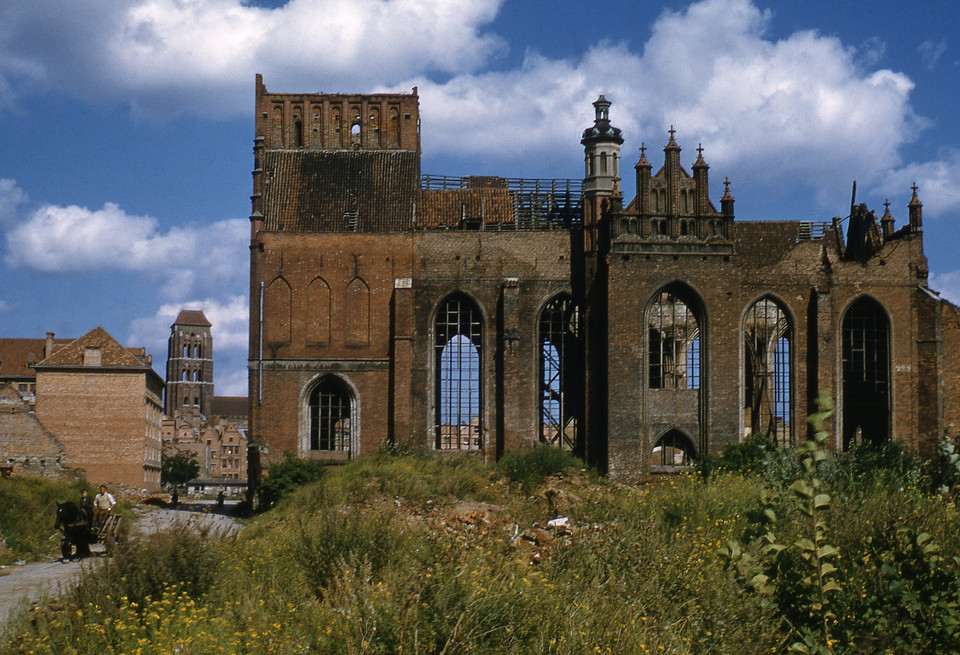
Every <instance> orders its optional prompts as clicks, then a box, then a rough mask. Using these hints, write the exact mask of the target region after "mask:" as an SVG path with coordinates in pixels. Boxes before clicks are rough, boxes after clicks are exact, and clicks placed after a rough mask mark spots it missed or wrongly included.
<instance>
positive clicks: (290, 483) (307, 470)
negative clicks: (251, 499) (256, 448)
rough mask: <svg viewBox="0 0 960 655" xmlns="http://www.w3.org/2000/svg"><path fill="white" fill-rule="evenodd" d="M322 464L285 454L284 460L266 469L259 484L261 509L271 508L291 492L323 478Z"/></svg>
mask: <svg viewBox="0 0 960 655" xmlns="http://www.w3.org/2000/svg"><path fill="white" fill-rule="evenodd" d="M323 472H324V463H323V462H317V461H313V460H309V459H300V458H299V457H297V456H296V455H294V454H293V453H287V456H286V459H284V460H283V461H282V462H278V463H276V464H271V465H270V466H269V467H268V468H267V474H266V475H265V476H264V478H263V480H261V482H260V502H261V504H262V506H263V507H271V506H273V505H275V504H276V503H277V501H279V500H280V499H281V498H283V497H284V496H286V495H287V494H289V493H291V492H292V491H294V490H296V489H298V488H299V487H302V486H304V485H306V484H309V483H311V482H316V481H317V480H319V479H320V478H322V477H323Z"/></svg>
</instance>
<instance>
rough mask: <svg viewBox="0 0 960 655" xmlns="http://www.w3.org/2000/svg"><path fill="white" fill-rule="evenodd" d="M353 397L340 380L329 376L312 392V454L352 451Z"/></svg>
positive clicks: (310, 413) (310, 406) (309, 406)
mask: <svg viewBox="0 0 960 655" xmlns="http://www.w3.org/2000/svg"><path fill="white" fill-rule="evenodd" d="M352 404H353V394H352V393H351V392H350V389H349V388H348V387H347V385H346V384H345V383H344V382H343V381H342V380H340V379H339V378H336V377H333V376H328V377H325V378H323V379H322V380H320V382H319V383H318V384H317V385H316V386H315V387H314V388H313V390H312V391H311V392H310V397H309V400H308V418H309V423H310V450H341V451H349V450H350V434H351V409H352V408H351V405H352Z"/></svg>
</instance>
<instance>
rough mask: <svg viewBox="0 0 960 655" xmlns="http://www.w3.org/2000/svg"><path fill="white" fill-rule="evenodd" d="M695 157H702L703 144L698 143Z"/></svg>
mask: <svg viewBox="0 0 960 655" xmlns="http://www.w3.org/2000/svg"><path fill="white" fill-rule="evenodd" d="M697 156H698V157H703V144H702V143H698V144H697Z"/></svg>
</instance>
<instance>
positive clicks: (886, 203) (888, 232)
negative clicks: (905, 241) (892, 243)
mask: <svg viewBox="0 0 960 655" xmlns="http://www.w3.org/2000/svg"><path fill="white" fill-rule="evenodd" d="M880 232H881V234H883V239H884V240H887V239H889V238H890V237H892V236H893V215H892V214H891V213H890V200H889V199H887V198H884V200H883V216H881V217H880Z"/></svg>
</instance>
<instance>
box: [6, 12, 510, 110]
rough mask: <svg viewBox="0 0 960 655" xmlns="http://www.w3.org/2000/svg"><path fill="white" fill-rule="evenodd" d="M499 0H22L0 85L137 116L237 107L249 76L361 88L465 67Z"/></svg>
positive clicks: (478, 49)
mask: <svg viewBox="0 0 960 655" xmlns="http://www.w3.org/2000/svg"><path fill="white" fill-rule="evenodd" d="M499 4H500V0H290V1H289V2H287V3H286V4H284V5H282V6H280V7H278V8H275V9H267V8H259V7H251V6H249V5H248V3H246V2H244V1H243V0H115V1H114V2H109V3H106V2H92V3H91V2H86V1H85V0H66V1H65V0H31V2H29V3H4V5H2V6H0V89H3V88H4V86H6V87H9V88H12V89H14V90H15V91H19V92H21V93H29V92H31V91H34V90H40V89H44V88H49V87H56V88H66V89H68V90H69V91H71V92H72V93H74V94H76V95H77V96H79V97H83V98H86V99H90V100H101V99H109V100H121V101H124V102H129V103H130V104H131V106H132V107H134V108H135V109H136V110H138V111H142V112H145V113H148V114H160V115H164V114H177V113H183V112H187V113H193V112H208V111H216V112H218V113H220V112H227V113H232V114H236V113H239V112H243V111H246V110H247V109H248V108H249V102H250V96H251V89H252V85H253V75H254V73H256V72H262V73H264V74H265V75H266V78H267V80H268V83H270V84H274V85H277V86H278V87H284V86H286V85H288V84H289V85H292V86H293V85H295V87H296V88H297V89H300V88H302V87H303V85H304V84H305V83H306V84H308V85H309V86H315V85H320V84H323V85H325V86H326V88H327V90H349V91H357V90H364V89H371V88H372V87H373V86H376V85H383V84H387V83H389V82H391V81H396V80H397V79H401V78H403V77H406V76H409V75H412V74H415V73H419V72H422V71H437V72H442V73H456V72H461V71H464V70H472V69H475V68H477V67H478V66H480V65H481V64H483V63H485V62H486V61H487V60H488V59H489V58H490V57H491V56H493V55H495V54H496V53H497V52H499V51H501V50H502V48H503V42H502V40H501V39H500V38H499V37H497V36H495V35H492V34H487V33H484V32H483V31H482V30H483V27H484V26H485V25H486V24H487V23H489V22H490V21H492V20H493V18H494V17H495V16H496V13H497V10H498V9H499Z"/></svg>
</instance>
